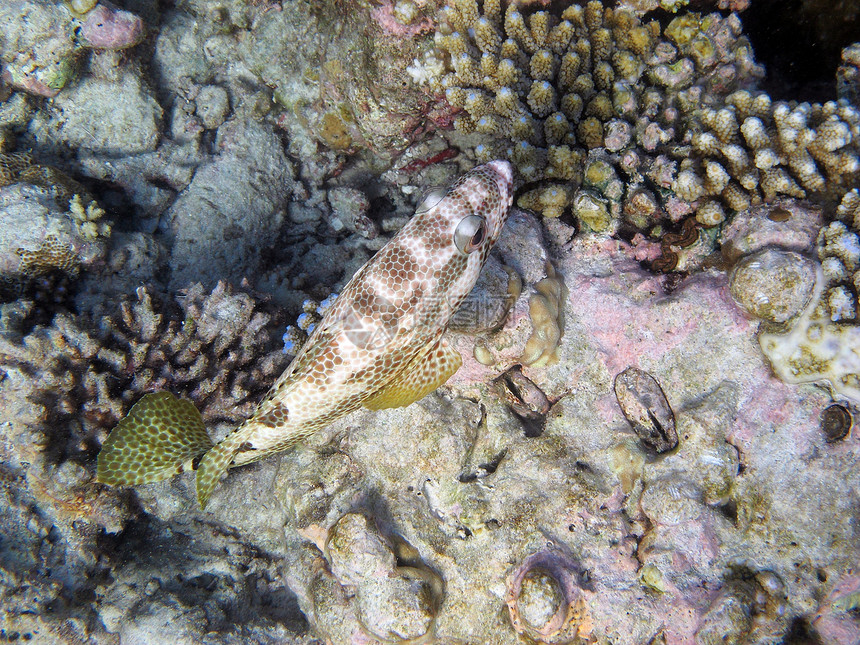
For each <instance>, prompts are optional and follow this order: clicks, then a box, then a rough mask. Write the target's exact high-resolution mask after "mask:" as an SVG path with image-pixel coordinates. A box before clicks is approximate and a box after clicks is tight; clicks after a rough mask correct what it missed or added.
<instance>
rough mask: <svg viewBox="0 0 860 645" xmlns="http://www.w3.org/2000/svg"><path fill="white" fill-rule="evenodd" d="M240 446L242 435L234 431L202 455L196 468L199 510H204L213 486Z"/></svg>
mask: <svg viewBox="0 0 860 645" xmlns="http://www.w3.org/2000/svg"><path fill="white" fill-rule="evenodd" d="M241 445H242V435H240V434H239V433H238V432H236V431H234V432H233V433H232V434H229V435H227V436H226V437H224V439H223V440H222V441H221V442H220V443H218V444H217V445H216V446H215V447H214V448H212V450H210V451H209V452H207V453H206V454H205V455H203V459H201V460H200V465H199V466H198V467H197V503H198V504H200V508H206V504H207V503H209V497H210V496H211V495H212V491H213V489H214V488H215V484H217V483H218V481H219V480H220V479H221V475H223V474H224V472H225V471H226V470H227V469H228V468H229V467H230V464H231V463H232V461H233V457H234V456H235V455H236V453H237V452H238V451H239V448H240V446H241Z"/></svg>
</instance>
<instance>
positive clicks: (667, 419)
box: [615, 367, 678, 452]
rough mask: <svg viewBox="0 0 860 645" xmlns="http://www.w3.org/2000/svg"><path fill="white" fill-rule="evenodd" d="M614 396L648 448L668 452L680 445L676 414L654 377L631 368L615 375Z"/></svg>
mask: <svg viewBox="0 0 860 645" xmlns="http://www.w3.org/2000/svg"><path fill="white" fill-rule="evenodd" d="M615 398H616V399H618V405H619V406H620V407H621V412H622V413H624V417H625V418H626V419H627V421H628V422H629V423H630V425H631V426H632V427H633V431H634V432H635V433H636V434H637V436H638V437H639V439H640V440H641V441H642V443H644V444H645V445H646V446H647V447H648V448H650V449H652V450H654V451H656V452H667V451H669V450H672V449H673V448H675V446H677V445H678V432H677V431H676V430H675V414H674V412H672V408H671V407H670V406H669V401H668V399H666V395H665V394H664V393H663V388H661V387H660V384H659V383H658V382H657V379H655V378H654V377H653V376H651V375H650V374H649V373H648V372H646V371H644V370H640V369H639V368H636V367H628V368H627V369H626V370H624V371H623V372H621V373H620V374H618V375H617V376H616V377H615Z"/></svg>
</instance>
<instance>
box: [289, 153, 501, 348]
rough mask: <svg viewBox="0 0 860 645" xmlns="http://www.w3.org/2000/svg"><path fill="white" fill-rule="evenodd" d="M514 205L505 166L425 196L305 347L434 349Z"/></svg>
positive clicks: (476, 172)
mask: <svg viewBox="0 0 860 645" xmlns="http://www.w3.org/2000/svg"><path fill="white" fill-rule="evenodd" d="M512 202H513V170H512V167H511V165H510V164H509V163H508V162H507V161H492V162H490V163H487V164H484V165H482V166H478V167H477V168H474V169H473V170H471V171H469V172H468V173H466V174H465V175H463V176H462V177H460V178H459V179H458V180H457V181H455V182H454V183H453V184H452V185H451V186H450V187H449V188H447V189H443V190H441V191H432V192H430V193H428V194H427V195H426V196H425V197H424V199H423V200H422V201H421V203H420V204H419V206H418V208H417V209H416V211H415V215H414V217H413V218H412V219H411V220H410V221H409V222H408V223H407V224H406V225H405V226H404V227H403V228H402V229H401V230H400V231H399V232H398V233H397V235H395V236H394V237H393V238H392V239H391V240H390V241H389V242H388V243H387V244H386V245H385V246H384V247H383V248H382V249H380V250H379V252H378V253H377V254H376V255H375V256H374V257H373V258H372V259H371V260H370V261H369V262H368V263H367V264H366V265H365V266H364V267H362V268H361V269H360V270H359V271H358V272H357V273H356V275H355V276H353V279H352V280H351V281H350V282H349V284H348V285H347V286H346V287H345V288H344V290H343V292H342V293H341V295H340V297H339V298H338V300H337V301H336V303H335V304H334V306H333V307H332V309H331V310H330V311H329V313H327V314H326V316H325V317H324V319H323V320H322V322H321V324H320V326H319V327H318V328H317V330H316V331H315V332H314V336H312V337H311V339H309V341H308V343H311V344H312V343H313V342H314V341H316V340H317V338H323V337H330V338H332V339H333V340H332V342H333V343H336V344H337V345H338V347H339V349H338V350H337V353H338V354H340V355H343V356H346V355H351V353H352V352H354V351H371V352H372V353H380V354H383V353H389V354H390V353H393V352H396V351H400V350H402V351H403V353H404V355H409V354H410V353H411V352H414V351H417V348H421V347H423V346H424V345H425V344H426V343H430V342H435V339H436V338H437V337H438V335H439V334H440V333H441V332H443V331H444V329H445V328H446V326H447V324H448V320H449V319H450V317H451V315H452V314H453V313H454V311H456V310H457V308H458V307H459V306H460V304H461V303H462V301H463V300H464V299H465V297H466V296H467V295H468V294H469V292H470V291H471V290H472V287H474V286H475V282H476V281H477V279H478V275H479V274H480V272H481V268H482V267H483V265H484V262H485V261H486V259H487V257H488V255H489V253H490V250H491V249H492V247H493V244H495V243H496V240H498V238H499V235H500V234H501V231H502V227H503V226H504V224H505V220H507V217H508V214H509V212H510V209H511V204H512ZM297 360H298V358H297ZM361 360H365V358H362V359H361ZM356 362H360V361H358V360H356ZM299 364H301V362H300V361H299Z"/></svg>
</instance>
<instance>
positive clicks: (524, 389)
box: [493, 365, 549, 437]
mask: <svg viewBox="0 0 860 645" xmlns="http://www.w3.org/2000/svg"><path fill="white" fill-rule="evenodd" d="M493 389H494V390H495V392H496V394H497V395H498V396H499V397H500V398H501V399H502V400H503V401H505V402H506V403H507V404H508V405H509V406H510V408H511V410H512V411H513V413H514V414H515V415H517V417H519V419H520V421H522V422H523V425H524V426H525V431H526V436H527V437H537V436H539V435H540V434H541V433H542V432H543V427H544V423H545V421H546V413H547V412H549V399H547V398H546V394H544V393H543V390H541V389H540V388H539V387H538V386H537V385H536V384H535V382H534V381H532V380H531V379H530V378H529V377H528V376H526V375H525V374H523V372H522V369H521V368H520V366H519V365H514V366H513V367H512V368H511V369H509V370H508V371H507V372H505V373H504V374H502V375H501V376H500V377H498V378H497V379H496V380H495V381H493Z"/></svg>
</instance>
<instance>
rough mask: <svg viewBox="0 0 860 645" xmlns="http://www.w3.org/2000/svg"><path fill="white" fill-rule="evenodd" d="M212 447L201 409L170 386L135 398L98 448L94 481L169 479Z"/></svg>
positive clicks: (124, 482) (126, 483) (131, 482)
mask: <svg viewBox="0 0 860 645" xmlns="http://www.w3.org/2000/svg"><path fill="white" fill-rule="evenodd" d="M211 447H212V441H211V440H210V439H209V435H208V434H206V426H205V425H204V424H203V418H202V417H201V416H200V412H198V411H197V408H195V407H194V404H193V403H191V401H187V400H185V399H177V398H176V397H175V396H173V395H172V394H171V393H170V392H153V393H151V394H147V395H145V396H144V397H143V398H141V399H140V400H139V401H138V402H137V403H135V404H134V405H133V406H132V408H131V410H129V413H128V414H127V415H126V417H125V418H124V419H122V421H120V422H119V424H117V426H116V428H114V429H113V432H111V433H110V435H108V438H107V439H106V440H105V442H104V445H103V446H102V449H101V452H99V457H98V465H97V467H96V481H98V482H100V483H102V484H110V485H112V486H134V485H135V484H147V483H151V482H157V481H162V480H164V479H169V478H170V477H172V476H173V475H175V474H177V473H179V472H181V471H182V466H183V464H184V463H185V462H187V461H189V460H190V459H193V458H194V457H198V456H199V455H202V454H203V453H204V452H206V451H207V450H209V449H210V448H211Z"/></svg>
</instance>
